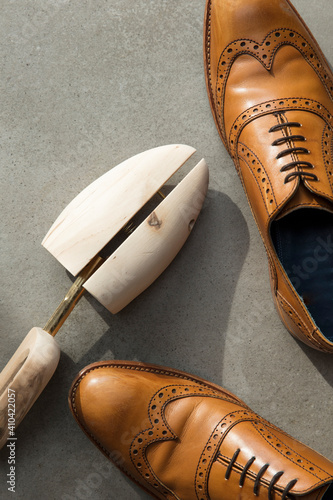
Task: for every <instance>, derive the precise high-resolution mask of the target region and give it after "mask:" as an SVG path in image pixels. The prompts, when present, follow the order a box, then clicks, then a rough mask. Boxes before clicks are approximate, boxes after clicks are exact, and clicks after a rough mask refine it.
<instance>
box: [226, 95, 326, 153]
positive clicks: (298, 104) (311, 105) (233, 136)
mask: <svg viewBox="0 0 333 500" xmlns="http://www.w3.org/2000/svg"><path fill="white" fill-rule="evenodd" d="M290 110H292V111H304V110H306V111H311V112H313V113H314V114H316V115H318V116H319V117H320V118H322V119H323V121H324V122H325V123H326V124H327V125H328V126H330V127H331V128H332V127H333V116H332V115H331V113H330V112H329V111H328V109H327V108H326V107H325V106H323V105H322V104H321V103H320V102H319V101H316V100H314V99H305V98H303V97H288V98H283V97H282V98H280V99H272V100H270V101H265V102H262V103H260V104H257V105H254V106H251V107H250V108H248V109H246V110H245V111H243V112H242V113H240V114H239V115H238V117H237V118H236V119H235V121H234V123H233V124H232V127H231V129H230V130H231V132H230V136H229V141H228V142H229V152H230V154H231V156H232V158H234V156H235V153H236V148H237V143H238V139H239V137H240V135H241V133H242V131H243V129H244V127H245V126H246V125H248V123H250V122H251V121H253V120H255V119H256V118H258V117H260V116H264V115H270V114H272V113H273V112H282V111H285V112H288V111H290ZM324 113H326V116H325V115H324ZM235 131H236V132H235ZM233 151H234V152H235V153H234V154H233Z"/></svg>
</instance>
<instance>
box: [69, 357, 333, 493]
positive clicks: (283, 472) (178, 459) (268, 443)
mask: <svg viewBox="0 0 333 500" xmlns="http://www.w3.org/2000/svg"><path fill="white" fill-rule="evenodd" d="M69 401H70V406H71V409H72V411H73V414H74V416H75V418H76V420H77V421H78V423H79V424H80V426H81V427H82V429H83V430H84V431H85V432H86V434H87V435H88V436H89V437H90V439H91V440H92V441H93V442H94V443H95V444H96V445H97V446H98V447H99V448H100V449H101V450H102V451H103V452H104V453H105V454H106V455H107V456H108V457H109V458H110V459H111V460H112V461H113V462H114V463H115V464H116V465H117V466H118V467H119V468H120V469H121V470H122V471H123V472H125V473H126V474H127V475H128V476H130V477H131V479H133V480H134V481H135V482H136V483H137V484H139V485H140V486H141V487H142V488H144V489H145V490H146V491H148V492H150V493H151V494H152V495H153V496H154V497H156V498H161V499H168V500H171V499H180V500H194V499H199V500H208V499H210V500H235V499H236V498H238V499H253V500H254V499H255V498H257V499H259V500H260V499H263V500H264V499H265V500H268V498H269V490H270V491H271V494H272V495H273V494H274V499H280V498H290V497H289V496H287V495H288V493H289V494H290V495H291V494H292V495H294V497H297V496H298V495H305V496H302V498H305V499H308V500H310V499H311V500H312V499H313V500H314V499H320V498H321V493H323V492H324V491H325V490H326V488H327V484H328V483H329V482H330V481H332V480H333V464H332V463H331V462H330V461H328V460H327V459H325V458H324V457H322V456H321V455H319V454H317V453H316V452H314V451H313V450H311V449H309V448H308V447H306V446H305V445H302V444H301V443H299V442H298V441H296V440H295V439H293V438H291V437H290V436H288V435H287V434H285V433H284V432H282V431H281V430H279V429H278V428H276V427H275V426H273V425H271V424H269V423H268V422H267V421H265V420H264V419H262V418H261V417H259V416H258V415H257V414H255V413H254V412H253V411H252V410H250V408H248V407H247V406H246V405H245V404H244V403H243V402H242V401H241V400H239V399H238V398H237V397H236V396H234V395H232V394H231V393H229V392H228V391H225V390H224V389H222V388H220V387H218V386H216V385H214V384H210V383H209V382H206V381H204V380H202V379H199V378H196V377H194V376H191V375H189V374H186V373H182V372H178V371H174V370H170V369H167V368H163V367H157V366H153V365H147V364H143V363H135V362H120V361H119V362H117V361H109V362H100V363H95V364H93V365H90V366H88V367H87V368H85V369H84V370H83V371H82V372H81V373H80V375H79V376H78V378H77V379H76V380H75V381H74V383H73V386H72V389H71V392H70V397H69ZM255 493H256V495H255ZM283 494H285V495H286V496H285V497H284V496H283Z"/></svg>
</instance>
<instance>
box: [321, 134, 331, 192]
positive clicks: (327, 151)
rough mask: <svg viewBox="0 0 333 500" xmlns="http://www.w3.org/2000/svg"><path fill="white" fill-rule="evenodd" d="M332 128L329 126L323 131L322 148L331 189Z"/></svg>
mask: <svg viewBox="0 0 333 500" xmlns="http://www.w3.org/2000/svg"><path fill="white" fill-rule="evenodd" d="M332 136H333V134H332V128H331V127H330V126H328V125H326V126H325V128H324V130H323V135H322V140H321V147H322V154H323V159H324V165H325V169H326V174H327V178H328V181H329V183H330V186H331V188H332V189H333V141H332Z"/></svg>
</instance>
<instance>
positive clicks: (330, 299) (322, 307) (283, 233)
mask: <svg viewBox="0 0 333 500" xmlns="http://www.w3.org/2000/svg"><path fill="white" fill-rule="evenodd" d="M271 237H272V241H273V244H274V247H275V250H276V253H277V255H278V257H279V259H280V262H281V264H282V265H283V267H284V269H285V271H286V273H287V275H288V277H289V279H290V281H291V282H292V284H293V285H294V288H295V289H296V291H297V292H298V294H299V295H300V297H301V298H302V299H303V301H304V303H305V305H306V307H307V309H308V311H309V312H310V314H311V316H312V318H313V320H314V322H315V323H316V325H317V326H318V328H319V329H320V331H321V333H322V334H323V335H324V336H325V337H326V338H327V339H328V340H329V341H331V342H333V214H332V213H329V212H327V211H324V210H320V209H313V208H302V209H298V210H295V211H294V212H291V213H290V214H288V215H286V216H284V217H283V218H281V219H278V220H276V221H274V222H272V225H271Z"/></svg>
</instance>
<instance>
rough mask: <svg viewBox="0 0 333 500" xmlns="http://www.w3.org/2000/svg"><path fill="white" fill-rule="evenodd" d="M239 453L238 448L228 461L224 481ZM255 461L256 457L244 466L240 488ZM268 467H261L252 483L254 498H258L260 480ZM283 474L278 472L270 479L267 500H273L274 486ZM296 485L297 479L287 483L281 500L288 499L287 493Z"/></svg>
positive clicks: (267, 465)
mask: <svg viewBox="0 0 333 500" xmlns="http://www.w3.org/2000/svg"><path fill="white" fill-rule="evenodd" d="M239 453H240V448H238V449H237V450H236V451H235V453H234V454H233V457H232V459H231V460H230V463H229V465H228V467H227V470H226V473H225V479H229V477H230V473H231V471H232V468H233V466H234V465H235V462H236V460H237V457H238V455H239ZM255 460H256V457H252V458H250V459H249V460H248V461H247V463H246V464H245V466H244V468H243V471H242V473H241V476H240V478H239V486H240V487H243V485H244V481H245V477H246V474H247V471H248V470H249V468H250V467H251V465H252V464H253V462H254V461H255ZM268 467H269V464H265V465H263V466H262V467H261V469H260V470H259V472H258V474H257V476H256V480H255V482H254V487H253V493H254V495H255V496H258V492H259V486H260V480H261V478H262V476H263V475H264V474H265V472H266V470H267V469H268ZM283 474H284V471H279V472H277V473H276V474H274V476H273V477H272V479H271V481H270V484H269V487H268V500H273V489H274V486H275V484H276V483H277V481H278V480H279V479H280V477H281V476H282V475H283ZM296 483H297V479H293V480H292V481H289V483H288V484H287V485H286V487H285V488H284V490H283V492H282V496H281V500H286V499H287V498H288V496H287V495H288V493H289V492H290V490H291V489H292V488H293V487H294V486H295V484H296Z"/></svg>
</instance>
